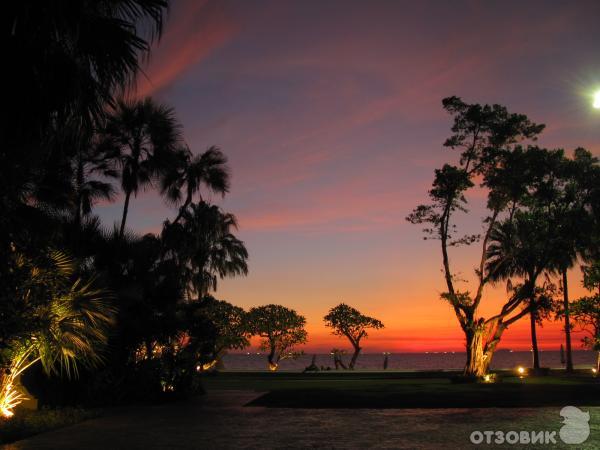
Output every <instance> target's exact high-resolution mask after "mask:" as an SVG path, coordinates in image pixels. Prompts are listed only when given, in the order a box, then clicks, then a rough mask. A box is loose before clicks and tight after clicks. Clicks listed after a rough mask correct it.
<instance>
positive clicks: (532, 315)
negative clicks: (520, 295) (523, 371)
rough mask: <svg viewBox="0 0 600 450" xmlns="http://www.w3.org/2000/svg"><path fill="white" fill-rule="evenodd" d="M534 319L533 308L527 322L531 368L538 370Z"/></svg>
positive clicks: (538, 358) (538, 359)
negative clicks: (531, 358)
mask: <svg viewBox="0 0 600 450" xmlns="http://www.w3.org/2000/svg"><path fill="white" fill-rule="evenodd" d="M535 319H536V310H535V308H534V309H532V310H531V312H530V313H529V322H530V324H531V353H532V354H533V370H538V369H539V368H540V354H539V351H538V342H537V331H536V326H535V325H536V324H535Z"/></svg>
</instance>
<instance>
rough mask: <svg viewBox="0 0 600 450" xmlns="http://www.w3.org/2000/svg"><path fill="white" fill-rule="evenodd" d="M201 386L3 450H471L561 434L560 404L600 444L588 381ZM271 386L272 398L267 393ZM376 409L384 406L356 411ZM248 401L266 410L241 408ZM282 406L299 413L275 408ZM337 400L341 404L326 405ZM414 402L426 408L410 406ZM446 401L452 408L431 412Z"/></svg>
mask: <svg viewBox="0 0 600 450" xmlns="http://www.w3.org/2000/svg"><path fill="white" fill-rule="evenodd" d="M315 375H316V376H315ZM347 375H349V376H347ZM205 381H206V386H207V389H208V394H207V395H206V396H204V397H202V398H197V399H195V400H191V401H187V402H180V403H170V404H164V405H159V406H145V407H143V406H139V407H130V408H120V409H114V410H110V411H108V412H107V413H106V414H105V415H104V416H103V417H100V418H96V419H92V420H88V421H85V422H82V423H79V424H77V425H74V426H71V427H68V428H62V429H60V430H55V431H51V432H48V433H44V434H40V435H38V436H34V437H32V438H29V439H26V440H23V441H19V442H16V443H14V444H9V445H8V446H6V449H55V448H61V449H65V448H67V449H71V448H73V449H74V448H77V449H87V448H90V449H121V448H123V449H125V448H127V449H138V448H139V449H159V448H160V449H162V448H169V449H188V448H189V449H200V448H201V449H212V448H215V449H221V448H262V449H265V448H414V449H425V448H427V449H429V448H448V449H457V448H474V446H473V445H471V444H470V441H469V436H470V434H471V433H472V432H473V431H475V430H480V431H484V430H502V431H511V430H515V431H520V430H529V431H538V430H549V431H556V430H558V429H559V428H560V426H561V418H560V416H559V411H560V408H561V407H562V406H566V404H563V403H561V402H562V401H563V400H568V401H569V403H567V404H572V405H575V406H580V407H582V409H583V410H587V411H589V412H590V416H591V420H590V424H591V428H592V429H591V436H590V438H589V439H588V441H587V442H586V443H585V445H583V446H577V447H576V448H600V407H597V406H596V407H593V406H591V405H597V404H598V390H597V386H596V382H595V380H593V379H591V378H589V377H587V378H584V379H566V378H563V377H561V376H558V377H545V378H540V379H532V378H528V379H523V380H520V379H518V378H514V379H508V378H506V379H505V380H504V382H503V383H500V384H495V385H458V384H451V383H450V382H449V381H448V379H447V378H446V379H444V378H439V374H438V376H437V378H436V377H433V376H427V375H423V376H422V377H419V379H416V378H415V377H414V376H406V377H404V376H399V375H397V374H396V375H394V374H392V373H389V372H388V373H385V374H379V375H378V374H377V373H374V374H373V373H371V374H367V373H358V372H355V373H353V374H348V373H343V374H307V375H300V374H283V373H282V374H266V373H254V374H247V373H246V374H240V373H222V374H219V375H217V376H211V377H207V378H206V380H205ZM240 386H244V390H239V387H240ZM268 390H270V391H271V393H270V394H267V395H263V394H266V391H268ZM415 390H416V391H415ZM475 393H477V395H486V396H487V399H488V400H489V401H493V402H496V403H498V402H500V403H503V402H507V400H506V398H508V397H515V396H520V398H521V399H522V400H520V401H521V402H531V401H536V402H540V403H544V402H545V403H544V404H552V405H553V406H544V407H536V408H532V407H530V406H528V407H518V408H512V407H511V408H509V407H502V408H497V407H486V408H469V409H465V408H460V407H457V406H454V405H458V404H461V402H463V404H464V403H465V402H466V403H468V402H472V401H473V399H476V397H475ZM581 394H583V395H584V396H583V397H579V395H581ZM387 399H389V400H387ZM419 399H421V403H418V400H419ZM477 401H479V400H477ZM511 401H512V400H511ZM376 403H378V404H380V405H383V406H384V407H383V408H382V409H376V408H373V407H366V408H358V409H356V408H355V406H357V405H358V404H361V405H362V406H371V405H373V404H376ZM453 403H454V405H453ZM248 404H250V405H268V407H265V406H244V405H248ZM281 404H286V405H290V406H293V407H292V408H280V407H275V406H278V405H281ZM332 404H337V405H339V406H338V407H336V408H328V407H327V406H329V405H332ZM417 404H419V405H420V407H416V408H415V407H413V406H415V405H417ZM440 404H443V405H445V406H446V407H443V408H441V407H436V406H435V405H440ZM307 405H313V406H315V407H316V409H315V408H306V407H305V406H307ZM303 406H304V407H303ZM349 406H352V407H349ZM488 406H492V405H488ZM504 406H506V404H505V405H504ZM559 442H560V440H559ZM486 447H488V448H502V446H498V445H487V446H486ZM542 447H544V446H542ZM506 448H520V447H519V446H515V445H512V446H508V447H506ZM521 448H523V447H521ZM549 448H561V446H560V445H559V446H558V447H549ZM562 448H574V447H573V446H571V447H567V446H563V447H562Z"/></svg>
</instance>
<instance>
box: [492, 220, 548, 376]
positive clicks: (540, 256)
mask: <svg viewBox="0 0 600 450" xmlns="http://www.w3.org/2000/svg"><path fill="white" fill-rule="evenodd" d="M550 230H551V227H550V225H549V221H548V220H547V217H546V216H545V215H544V214H543V213H542V212H541V211H527V212H524V211H518V212H517V213H515V215H514V217H513V220H510V219H508V220H506V221H504V222H500V223H498V224H496V226H495V227H494V228H493V229H492V231H491V233H490V243H489V246H488V250H487V253H486V258H487V261H486V270H487V273H488V274H489V278H490V280H491V281H492V282H497V281H500V280H507V290H509V291H515V290H516V289H521V288H523V287H526V290H525V291H524V292H525V295H527V299H528V302H529V310H530V311H529V318H530V326H531V346H532V349H533V368H534V369H539V368H540V362H539V351H538V342H537V332H536V323H537V321H538V319H539V317H538V311H539V310H540V309H541V308H542V306H543V304H542V302H541V300H540V299H541V298H542V297H539V298H538V297H537V296H536V286H535V280H536V279H537V277H538V276H539V275H540V274H541V273H542V272H544V271H545V270H547V269H549V268H550V257H551V254H550V252H551V250H550V247H551V245H548V241H549V239H550V236H551V235H552V234H551V231H550ZM513 277H519V278H523V279H524V282H523V284H522V285H519V286H513V284H512V281H511V278H513Z"/></svg>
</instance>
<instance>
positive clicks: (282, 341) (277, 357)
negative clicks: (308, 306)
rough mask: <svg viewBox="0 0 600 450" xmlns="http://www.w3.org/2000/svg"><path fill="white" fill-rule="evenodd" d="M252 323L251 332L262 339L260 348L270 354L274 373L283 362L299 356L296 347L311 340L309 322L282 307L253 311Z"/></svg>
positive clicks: (276, 306)
mask: <svg viewBox="0 0 600 450" xmlns="http://www.w3.org/2000/svg"><path fill="white" fill-rule="evenodd" d="M248 324H249V330H250V332H251V333H252V334H253V335H256V336H259V337H260V338H262V339H261V342H260V349H261V350H263V351H268V352H269V353H268V355H267V361H268V365H269V366H268V367H269V370H272V371H275V370H277V368H278V367H279V362H280V361H282V360H284V359H288V358H296V357H298V356H299V355H300V354H301V352H298V351H296V350H295V349H294V347H295V346H296V345H298V344H304V343H305V342H306V340H307V333H306V330H305V329H304V326H305V325H306V319H305V318H304V317H303V316H301V315H300V314H298V313H297V312H296V311H294V310H293V309H290V308H286V307H285V306H282V305H272V304H271V305H265V306H258V307H255V308H252V309H251V310H250V311H249V312H248Z"/></svg>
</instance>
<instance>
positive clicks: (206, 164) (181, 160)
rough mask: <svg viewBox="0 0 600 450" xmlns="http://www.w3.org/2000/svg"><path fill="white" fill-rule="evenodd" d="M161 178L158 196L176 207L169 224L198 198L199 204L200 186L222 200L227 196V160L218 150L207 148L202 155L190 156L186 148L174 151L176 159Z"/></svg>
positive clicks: (228, 178)
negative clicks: (162, 196)
mask: <svg viewBox="0 0 600 450" xmlns="http://www.w3.org/2000/svg"><path fill="white" fill-rule="evenodd" d="M175 162H176V163H175V164H173V165H172V166H171V167H170V169H169V170H168V171H167V173H166V174H165V176H164V177H163V178H162V185H161V193H162V194H163V195H164V196H165V197H166V198H167V199H168V200H169V201H170V202H172V203H173V204H175V205H178V206H179V205H180V208H179V213H178V214H177V217H176V218H175V220H173V223H177V222H179V220H180V219H181V217H182V216H183V213H184V212H185V211H186V210H187V208H188V207H189V206H190V204H191V203H192V201H193V198H194V195H195V194H198V196H199V200H200V201H202V200H203V198H202V195H201V194H200V189H201V187H202V186H205V187H206V188H208V190H210V191H212V192H214V193H215V194H221V195H222V196H224V195H225V194H226V193H228V192H229V187H230V171H229V167H228V166H227V157H226V156H225V155H224V154H223V152H221V150H220V149H219V148H218V147H215V146H212V147H209V148H208V150H206V151H205V152H204V153H202V154H200V155H194V154H193V153H192V152H191V151H190V149H189V148H187V147H183V148H181V149H179V150H178V151H177V158H176V159H175Z"/></svg>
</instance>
